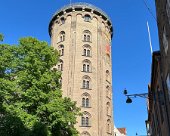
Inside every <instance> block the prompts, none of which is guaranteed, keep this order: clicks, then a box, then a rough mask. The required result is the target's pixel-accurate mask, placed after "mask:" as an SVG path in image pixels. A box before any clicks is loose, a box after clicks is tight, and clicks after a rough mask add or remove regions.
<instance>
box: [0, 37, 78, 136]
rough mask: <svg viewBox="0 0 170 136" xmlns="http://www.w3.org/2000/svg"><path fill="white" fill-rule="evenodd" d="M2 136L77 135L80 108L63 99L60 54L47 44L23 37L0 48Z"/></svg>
mask: <svg viewBox="0 0 170 136" xmlns="http://www.w3.org/2000/svg"><path fill="white" fill-rule="evenodd" d="M0 56H1V57H0V83H1V84H0V134H1V136H67V135H68V136H77V135H78V132H77V130H76V129H75V128H74V124H75V123H76V117H77V116H78V115H80V113H79V108H77V107H76V103H75V102H71V100H70V99H69V98H63V97H62V92H61V90H60V88H61V85H60V83H59V79H60V77H61V73H60V72H59V71H57V70H56V69H53V66H55V65H56V64H57V61H58V53H57V52H56V51H55V50H54V49H53V48H52V47H49V46H48V44H47V43H46V42H42V41H38V40H37V39H35V38H31V37H28V38H22V39H20V42H19V45H17V46H10V45H5V44H1V45H0Z"/></svg>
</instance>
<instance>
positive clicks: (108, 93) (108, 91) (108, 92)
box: [106, 85, 111, 99]
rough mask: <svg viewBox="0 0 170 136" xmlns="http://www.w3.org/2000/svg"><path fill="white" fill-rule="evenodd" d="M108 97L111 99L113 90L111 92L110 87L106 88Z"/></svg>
mask: <svg viewBox="0 0 170 136" xmlns="http://www.w3.org/2000/svg"><path fill="white" fill-rule="evenodd" d="M106 97H108V98H110V99H111V90H110V87H109V86H108V85H107V86H106Z"/></svg>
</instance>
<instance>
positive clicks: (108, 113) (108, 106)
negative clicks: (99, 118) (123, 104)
mask: <svg viewBox="0 0 170 136" xmlns="http://www.w3.org/2000/svg"><path fill="white" fill-rule="evenodd" d="M106 113H107V115H109V116H110V115H111V109H110V103H109V102H107V104H106Z"/></svg>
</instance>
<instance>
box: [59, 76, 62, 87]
mask: <svg viewBox="0 0 170 136" xmlns="http://www.w3.org/2000/svg"><path fill="white" fill-rule="evenodd" d="M59 84H60V85H62V77H61V78H59Z"/></svg>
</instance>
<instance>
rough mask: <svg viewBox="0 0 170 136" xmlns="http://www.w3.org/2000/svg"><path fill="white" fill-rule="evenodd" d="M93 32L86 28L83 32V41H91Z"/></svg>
mask: <svg viewBox="0 0 170 136" xmlns="http://www.w3.org/2000/svg"><path fill="white" fill-rule="evenodd" d="M91 39H92V36H91V32H90V31H89V30H85V31H84V32H83V41H84V42H91V41H92V40H91Z"/></svg>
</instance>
